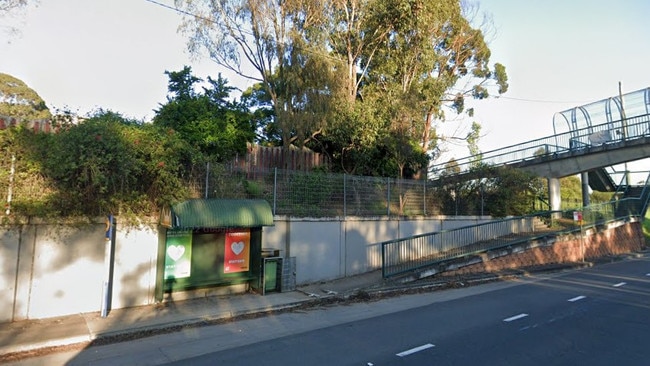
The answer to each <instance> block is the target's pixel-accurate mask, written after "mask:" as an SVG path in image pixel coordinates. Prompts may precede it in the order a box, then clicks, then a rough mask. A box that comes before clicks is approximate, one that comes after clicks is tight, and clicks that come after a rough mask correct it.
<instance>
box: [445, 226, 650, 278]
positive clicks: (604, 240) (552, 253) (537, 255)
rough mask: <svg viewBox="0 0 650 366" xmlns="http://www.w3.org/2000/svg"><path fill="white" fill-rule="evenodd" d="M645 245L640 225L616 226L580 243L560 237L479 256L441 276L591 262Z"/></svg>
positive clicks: (589, 232) (592, 233)
mask: <svg viewBox="0 0 650 366" xmlns="http://www.w3.org/2000/svg"><path fill="white" fill-rule="evenodd" d="M644 246H645V241H644V236H643V229H642V227H641V223H640V222H631V223H627V224H622V225H619V226H615V227H609V228H602V229H601V230H599V231H597V232H595V231H594V230H587V231H585V233H584V237H583V239H582V240H581V238H580V235H579V234H576V235H565V236H560V237H558V238H557V240H555V242H553V243H552V244H550V245H545V246H538V247H534V248H530V249H527V250H522V251H519V252H517V250H513V252H512V253H511V254H507V255H503V256H497V257H493V258H491V256H490V255H489V254H483V255H481V259H482V261H480V262H479V263H474V264H469V265H467V266H464V267H461V268H459V269H456V270H453V271H446V272H444V273H442V275H443V276H459V275H468V274H478V273H485V272H499V271H503V270H507V269H516V268H524V267H534V266H542V265H550V264H561V263H576V262H581V261H582V260H583V258H582V253H583V251H584V260H585V261H593V260H596V259H598V258H603V257H607V256H612V255H619V254H624V253H632V252H638V251H640V250H642V249H643V248H644Z"/></svg>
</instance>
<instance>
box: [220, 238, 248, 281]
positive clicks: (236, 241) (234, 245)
mask: <svg viewBox="0 0 650 366" xmlns="http://www.w3.org/2000/svg"><path fill="white" fill-rule="evenodd" d="M250 244H251V232H250V229H239V230H232V231H226V245H225V248H224V262H223V272H224V273H237V272H246V271H248V270H249V268H250V263H249V262H250V247H251V245H250Z"/></svg>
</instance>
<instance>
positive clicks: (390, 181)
mask: <svg viewBox="0 0 650 366" xmlns="http://www.w3.org/2000/svg"><path fill="white" fill-rule="evenodd" d="M202 174H204V176H203V177H202V178H198V176H197V178H196V179H195V182H196V186H195V187H194V189H193V190H194V191H195V192H197V193H199V195H200V196H201V197H202V198H230V199H245V198H256V199H265V200H267V201H268V202H269V204H270V205H271V207H272V208H273V212H274V214H276V215H290V216H294V217H347V216H357V217H378V216H388V217H391V216H433V215H451V216H462V215H489V212H487V210H486V207H485V204H484V201H483V199H482V197H480V195H479V194H475V195H472V196H470V197H456V196H454V194H453V192H450V191H449V190H448V189H443V188H442V187H438V186H436V185H434V184H432V183H431V182H429V181H426V180H408V179H394V178H378V177H365V176H355V175H348V174H334V173H326V172H322V171H318V170H313V171H309V172H303V171H295V170H283V169H277V168H276V169H257V170H240V169H236V168H233V167H232V166H231V167H228V166H223V165H214V166H210V165H207V166H206V169H205V171H203V172H202Z"/></svg>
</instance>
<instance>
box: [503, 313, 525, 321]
mask: <svg viewBox="0 0 650 366" xmlns="http://www.w3.org/2000/svg"><path fill="white" fill-rule="evenodd" d="M527 316H528V314H525V313H522V314H519V315H515V316H511V317H509V318H505V319H503V321H504V322H511V321H513V320H517V319H521V318H525V317H527Z"/></svg>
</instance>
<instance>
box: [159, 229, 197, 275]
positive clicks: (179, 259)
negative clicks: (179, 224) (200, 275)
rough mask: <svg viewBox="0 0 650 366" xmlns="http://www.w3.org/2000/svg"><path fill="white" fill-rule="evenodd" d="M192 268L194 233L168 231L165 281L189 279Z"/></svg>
mask: <svg viewBox="0 0 650 366" xmlns="http://www.w3.org/2000/svg"><path fill="white" fill-rule="evenodd" d="M191 267H192V231H168V232H167V243H166V245H165V280H170V279H172V280H173V279H177V278H185V277H189V276H190V273H191Z"/></svg>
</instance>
